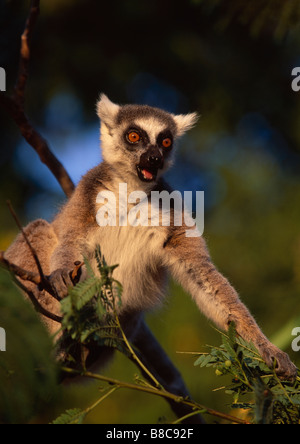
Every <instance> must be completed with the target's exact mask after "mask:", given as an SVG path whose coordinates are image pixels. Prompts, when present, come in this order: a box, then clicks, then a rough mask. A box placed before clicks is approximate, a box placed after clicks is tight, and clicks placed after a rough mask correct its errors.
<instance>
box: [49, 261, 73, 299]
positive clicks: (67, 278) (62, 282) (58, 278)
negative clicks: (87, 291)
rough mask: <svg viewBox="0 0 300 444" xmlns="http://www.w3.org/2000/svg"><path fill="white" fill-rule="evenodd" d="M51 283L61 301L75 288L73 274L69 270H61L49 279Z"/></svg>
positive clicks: (56, 271)
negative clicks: (69, 290) (70, 289)
mask: <svg viewBox="0 0 300 444" xmlns="http://www.w3.org/2000/svg"><path fill="white" fill-rule="evenodd" d="M48 280H49V283H50V285H51V287H52V288H53V290H54V291H55V292H56V294H57V296H59V297H60V298H61V299H63V298H64V297H66V296H67V295H68V289H69V288H70V287H73V286H74V282H73V281H72V279H71V272H70V270H69V269H67V268H59V269H58V270H55V271H54V272H53V273H51V274H50V276H49V277H48Z"/></svg>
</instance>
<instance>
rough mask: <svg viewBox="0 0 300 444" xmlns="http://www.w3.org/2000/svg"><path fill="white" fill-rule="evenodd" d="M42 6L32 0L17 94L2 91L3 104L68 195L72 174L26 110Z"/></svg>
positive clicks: (0, 93) (71, 191) (22, 38)
mask: <svg viewBox="0 0 300 444" xmlns="http://www.w3.org/2000/svg"><path fill="white" fill-rule="evenodd" d="M39 8H40V0H32V1H31V6H30V11H29V15H28V18H27V21H26V25H25V29H24V32H23V34H22V37H21V49H20V62H19V72H18V76H17V81H16V84H15V87H14V94H13V95H12V96H11V97H9V96H7V95H5V94H4V93H3V92H0V104H1V105H2V106H3V107H4V109H5V110H6V111H7V113H8V114H9V115H10V116H11V117H12V119H13V120H14V121H15V123H16V124H17V126H18V127H19V130H20V132H21V134H22V136H23V137H24V139H25V140H26V141H27V142H28V144H29V145H31V147H32V148H33V149H34V150H35V151H36V153H37V154H38V155H39V158H40V160H41V162H42V163H44V164H45V165H46V166H47V167H48V168H49V169H50V171H51V172H52V174H53V175H54V177H55V178H56V179H57V181H58V183H59V184H60V186H61V188H62V189H63V191H64V193H65V194H66V196H67V197H70V196H71V195H72V193H73V191H74V184H73V182H72V180H71V178H70V176H69V174H68V173H67V171H66V170H65V168H64V166H63V165H62V164H61V163H60V162H59V160H58V159H57V158H56V156H55V155H54V154H53V153H52V151H51V149H50V147H49V145H48V143H47V141H46V140H45V139H44V138H43V136H42V135H41V134H40V133H39V132H38V131H37V130H36V129H35V128H34V127H33V125H32V124H31V123H30V121H29V119H28V117H27V116H26V114H25V111H24V105H25V89H26V84H27V80H28V74H29V63H30V56H31V39H32V34H33V30H34V27H35V24H36V21H37V18H38V15H39Z"/></svg>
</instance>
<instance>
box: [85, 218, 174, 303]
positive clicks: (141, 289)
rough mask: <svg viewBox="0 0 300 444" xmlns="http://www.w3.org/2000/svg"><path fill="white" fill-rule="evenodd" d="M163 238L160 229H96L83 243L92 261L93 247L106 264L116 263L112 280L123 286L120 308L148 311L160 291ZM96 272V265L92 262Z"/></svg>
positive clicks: (162, 286)
mask: <svg viewBox="0 0 300 444" xmlns="http://www.w3.org/2000/svg"><path fill="white" fill-rule="evenodd" d="M165 239H166V230H165V229H164V228H162V227H151V226H149V227H145V226H130V225H128V226H122V227H114V226H106V227H97V228H96V229H95V230H94V231H93V232H92V233H91V234H90V236H89V238H88V239H87V243H86V248H87V250H88V251H87V252H88V257H89V258H92V257H93V253H94V251H95V248H96V246H97V245H99V246H100V248H101V252H102V254H103V255H104V257H105V260H106V262H107V263H108V264H109V265H116V264H118V268H116V269H115V271H114V278H115V279H117V280H118V281H119V282H121V284H122V285H123V295H122V309H123V310H124V309H133V310H135V309H139V310H140V309H143V310H145V309H149V308H151V307H153V306H154V305H156V304H157V303H158V302H159V301H160V300H161V297H162V295H163V292H164V281H165V270H164V268H163V266H162V263H161V257H160V252H161V251H162V249H163V244H164V242H165ZM91 262H92V267H93V269H94V270H95V271H96V269H97V264H96V261H95V260H92V261H91Z"/></svg>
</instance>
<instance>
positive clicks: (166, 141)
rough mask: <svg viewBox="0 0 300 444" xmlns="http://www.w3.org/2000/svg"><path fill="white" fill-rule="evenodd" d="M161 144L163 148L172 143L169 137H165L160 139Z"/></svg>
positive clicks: (168, 146)
mask: <svg viewBox="0 0 300 444" xmlns="http://www.w3.org/2000/svg"><path fill="white" fill-rule="evenodd" d="M162 145H163V147H164V148H170V146H171V145H172V140H171V139H170V137H167V138H166V139H164V140H163V141H162Z"/></svg>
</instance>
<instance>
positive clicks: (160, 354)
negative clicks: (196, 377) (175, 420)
mask: <svg viewBox="0 0 300 444" xmlns="http://www.w3.org/2000/svg"><path fill="white" fill-rule="evenodd" d="M132 343H133V345H134V346H135V347H136V348H137V349H138V350H139V357H140V359H141V360H142V362H143V364H144V365H146V367H147V368H148V369H149V370H150V371H151V373H152V374H153V376H155V378H156V379H157V381H158V382H159V383H160V384H162V386H163V387H164V388H165V389H166V390H167V391H168V392H170V393H173V394H175V395H178V396H183V397H190V394H189V392H188V390H187V388H186V386H185V383H184V381H183V379H182V377H181V375H180V373H179V371H178V370H177V369H176V367H175V366H174V364H173V363H172V362H171V360H170V359H169V357H168V356H167V355H166V353H165V351H164V350H163V349H162V347H161V345H160V344H159V342H158V341H157V340H156V338H155V337H154V336H153V334H152V332H151V331H150V329H149V328H148V326H147V325H146V324H145V322H144V321H142V322H140V323H139V326H138V328H137V331H136V332H135V335H134V337H133V338H132ZM144 376H145V377H147V375H144ZM152 382H153V381H152ZM168 402H169V404H170V406H171V408H172V410H173V411H174V413H175V414H176V415H177V416H178V417H179V418H180V417H183V416H185V415H187V414H189V413H192V411H193V410H192V409H191V408H190V407H188V406H185V405H183V404H181V403H179V402H175V401H172V400H168ZM184 423H186V424H200V423H204V421H203V419H202V417H201V416H200V415H193V416H191V417H190V418H188V419H186V420H185V421H184Z"/></svg>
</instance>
